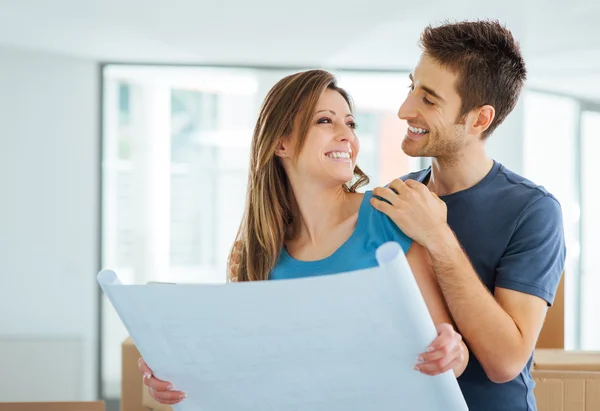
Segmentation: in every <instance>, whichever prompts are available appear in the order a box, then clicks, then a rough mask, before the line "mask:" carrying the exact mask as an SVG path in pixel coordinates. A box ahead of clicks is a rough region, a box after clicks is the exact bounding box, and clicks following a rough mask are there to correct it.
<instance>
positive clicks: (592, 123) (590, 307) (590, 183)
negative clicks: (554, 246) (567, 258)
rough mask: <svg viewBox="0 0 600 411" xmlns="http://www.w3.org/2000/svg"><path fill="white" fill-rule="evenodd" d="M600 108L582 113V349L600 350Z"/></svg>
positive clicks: (580, 292)
mask: <svg viewBox="0 0 600 411" xmlns="http://www.w3.org/2000/svg"><path fill="white" fill-rule="evenodd" d="M599 136H600V107H595V108H594V109H592V108H590V109H586V110H584V111H583V112H582V113H581V221H582V224H581V271H580V272H581V274H580V276H581V283H580V284H579V287H580V288H579V294H580V296H581V348H582V349H584V350H594V351H598V350H600V327H598V317H597V315H598V314H597V313H598V312H600V300H599V299H598V297H597V294H598V291H600V263H599V262H598V260H597V259H596V255H595V253H596V252H597V251H598V249H599V248H600V213H599V212H598V209H599V207H598V205H599V204H600V191H598V177H600V174H599V173H598V167H597V166H596V164H595V161H596V156H597V153H598V152H600V139H599V138H598V137H599Z"/></svg>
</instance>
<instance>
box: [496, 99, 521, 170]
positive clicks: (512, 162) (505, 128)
mask: <svg viewBox="0 0 600 411" xmlns="http://www.w3.org/2000/svg"><path fill="white" fill-rule="evenodd" d="M524 133H525V108H524V103H523V97H521V99H520V100H519V103H518V104H517V106H516V107H515V109H514V110H513V111H512V112H511V113H510V114H509V115H508V117H506V119H505V120H504V122H503V123H502V124H500V125H499V126H498V128H497V129H496V130H495V131H494V133H493V134H492V135H491V136H490V137H489V139H488V141H487V143H486V148H487V152H488V154H489V156H490V157H492V158H493V159H495V160H497V161H499V162H501V163H502V164H503V165H504V166H505V167H507V168H508V169H509V170H511V171H514V172H515V173H517V174H521V175H522V174H523V169H524V168H523V161H524V157H523V150H524V138H523V137H524Z"/></svg>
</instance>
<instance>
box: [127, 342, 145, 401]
mask: <svg viewBox="0 0 600 411" xmlns="http://www.w3.org/2000/svg"><path fill="white" fill-rule="evenodd" d="M139 359H140V352H139V351H138V349H137V348H136V346H135V344H134V343H133V341H132V340H131V337H128V338H127V339H126V340H125V341H123V344H121V411H148V410H147V408H146V407H144V406H143V405H142V389H143V388H145V386H144V383H143V381H142V375H141V374H140V371H139V370H138V360H139Z"/></svg>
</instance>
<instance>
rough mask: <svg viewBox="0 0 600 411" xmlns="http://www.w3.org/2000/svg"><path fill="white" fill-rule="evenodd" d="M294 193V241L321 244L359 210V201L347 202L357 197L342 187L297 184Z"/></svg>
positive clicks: (293, 189)
mask: <svg viewBox="0 0 600 411" xmlns="http://www.w3.org/2000/svg"><path fill="white" fill-rule="evenodd" d="M292 191H293V194H294V200H295V201H294V202H295V209H296V216H295V218H294V220H295V221H294V229H293V238H290V240H292V241H299V242H302V243H309V244H316V243H319V241H320V240H321V239H323V238H324V237H326V236H327V234H328V233H329V232H330V231H331V230H332V229H334V228H336V227H338V226H339V224H340V223H342V222H343V221H346V220H347V219H348V218H349V217H351V216H352V215H353V214H355V213H356V212H357V211H358V209H357V207H356V202H355V201H348V200H349V199H351V198H353V197H356V196H357V194H356V193H348V192H346V191H344V190H343V188H342V187H335V188H324V187H317V186H315V185H310V186H309V185H307V184H305V185H302V184H295V185H294V187H293V188H292Z"/></svg>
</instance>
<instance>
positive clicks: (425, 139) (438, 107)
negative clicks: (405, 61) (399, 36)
mask: <svg viewBox="0 0 600 411" xmlns="http://www.w3.org/2000/svg"><path fill="white" fill-rule="evenodd" d="M457 77H458V76H457V75H456V74H453V73H452V72H450V71H448V70H446V69H445V68H443V67H442V66H440V65H439V64H438V63H437V62H435V61H434V60H433V59H432V58H431V57H429V56H427V55H426V54H422V55H421V57H420V58H419V60H418V61H417V65H416V66H415V68H414V69H413V71H412V73H411V74H410V78H411V86H410V90H409V93H408V96H407V97H406V100H405V101H404V103H403V104H402V106H400V109H399V110H398V117H399V118H400V119H402V120H406V121H407V123H408V131H407V133H406V136H405V137H404V140H403V141H402V150H403V151H404V152H405V153H406V154H407V155H409V156H411V157H436V158H438V159H447V160H454V159H456V158H458V157H459V152H460V150H461V149H462V148H463V147H465V146H466V145H467V144H468V142H469V139H468V135H467V133H466V131H465V125H464V124H463V122H462V121H459V120H460V119H459V118H458V117H459V114H460V108H461V98H460V96H459V95H458V92H457V91H456V88H455V85H456V81H457Z"/></svg>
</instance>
